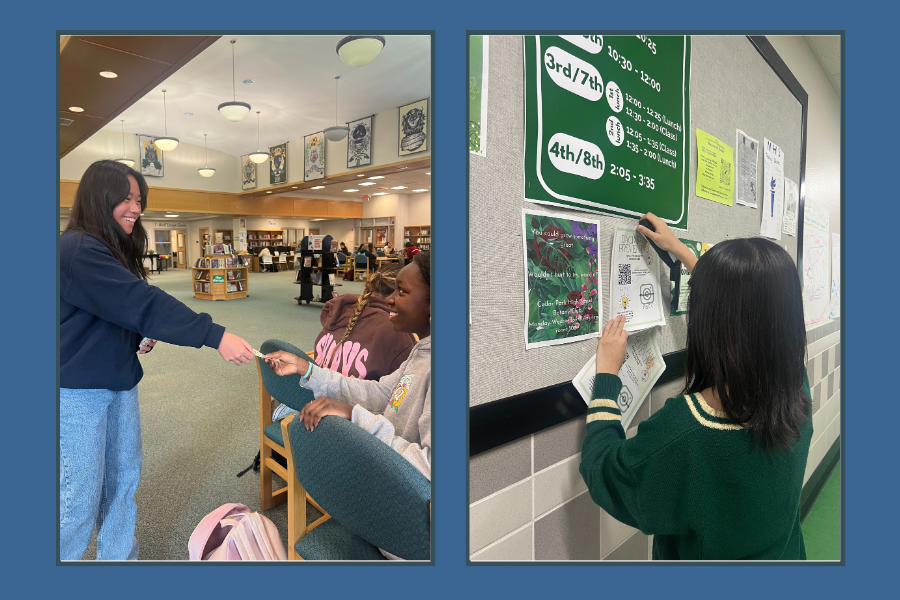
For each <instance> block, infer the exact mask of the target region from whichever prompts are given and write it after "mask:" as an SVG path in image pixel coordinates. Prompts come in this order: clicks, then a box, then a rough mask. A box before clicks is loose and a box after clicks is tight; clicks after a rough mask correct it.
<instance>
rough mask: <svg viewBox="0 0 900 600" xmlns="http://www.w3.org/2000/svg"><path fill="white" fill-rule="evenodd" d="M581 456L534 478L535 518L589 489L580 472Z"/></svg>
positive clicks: (567, 460)
mask: <svg viewBox="0 0 900 600" xmlns="http://www.w3.org/2000/svg"><path fill="white" fill-rule="evenodd" d="M580 464H581V454H578V455H577V456H573V457H572V458H569V459H566V460H564V461H562V462H561V463H558V464H556V465H554V466H552V467H550V468H548V469H546V470H544V471H541V472H540V473H538V474H536V475H535V476H534V517H535V518H537V517H538V516H539V515H542V514H544V513H545V512H547V511H548V510H550V509H551V508H553V507H555V506H559V505H560V504H562V503H563V502H565V501H566V500H569V499H570V498H574V497H575V496H577V495H578V494H580V493H581V492H583V491H585V490H586V489H587V486H586V485H585V484H584V479H582V477H581V473H580V472H579V471H578V466H579V465H580Z"/></svg>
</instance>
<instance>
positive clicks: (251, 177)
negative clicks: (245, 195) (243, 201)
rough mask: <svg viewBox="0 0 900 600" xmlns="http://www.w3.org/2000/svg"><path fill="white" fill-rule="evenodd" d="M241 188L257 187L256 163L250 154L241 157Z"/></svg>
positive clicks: (252, 188)
mask: <svg viewBox="0 0 900 600" xmlns="http://www.w3.org/2000/svg"><path fill="white" fill-rule="evenodd" d="M241 189H242V190H255V189H256V163H255V162H253V161H252V160H250V155H249V154H245V155H243V156H242V157H241Z"/></svg>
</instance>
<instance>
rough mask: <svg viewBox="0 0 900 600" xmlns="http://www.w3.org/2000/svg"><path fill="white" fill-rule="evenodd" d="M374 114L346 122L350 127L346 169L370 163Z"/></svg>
mask: <svg viewBox="0 0 900 600" xmlns="http://www.w3.org/2000/svg"><path fill="white" fill-rule="evenodd" d="M374 116H375V115H372V116H370V117H365V118H362V119H359V120H357V121H350V122H349V123H347V126H348V127H349V128H350V134H349V136H348V137H347V168H348V169H352V168H353V167H364V166H366V165H368V164H371V163H372V118H373V117H374Z"/></svg>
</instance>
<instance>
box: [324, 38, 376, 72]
mask: <svg viewBox="0 0 900 600" xmlns="http://www.w3.org/2000/svg"><path fill="white" fill-rule="evenodd" d="M384 45H385V41H384V38H383V37H381V36H380V35H348V36H347V37H345V38H344V39H342V40H341V41H339V42H338V45H337V48H335V51H336V52H337V53H338V56H340V57H341V60H342V61H344V64H345V65H347V66H348V67H364V66H366V65H367V64H369V63H370V62H372V61H373V60H375V57H376V56H378V54H379V53H380V52H381V50H382V49H383V48H384Z"/></svg>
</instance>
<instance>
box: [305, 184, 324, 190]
mask: <svg viewBox="0 0 900 600" xmlns="http://www.w3.org/2000/svg"><path fill="white" fill-rule="evenodd" d="M324 188H325V186H324V185H314V186H312V187H311V188H309V189H311V190H321V189H324Z"/></svg>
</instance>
